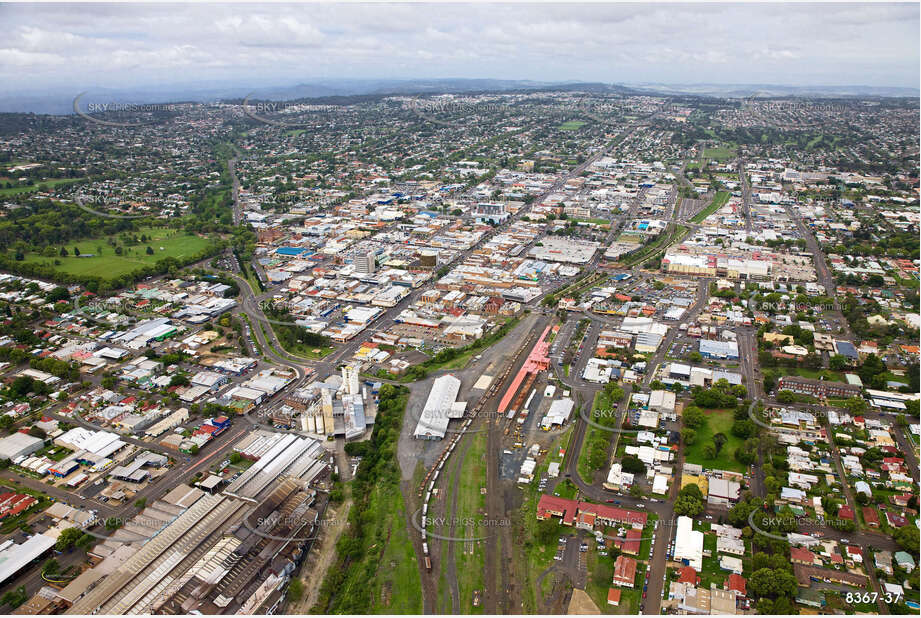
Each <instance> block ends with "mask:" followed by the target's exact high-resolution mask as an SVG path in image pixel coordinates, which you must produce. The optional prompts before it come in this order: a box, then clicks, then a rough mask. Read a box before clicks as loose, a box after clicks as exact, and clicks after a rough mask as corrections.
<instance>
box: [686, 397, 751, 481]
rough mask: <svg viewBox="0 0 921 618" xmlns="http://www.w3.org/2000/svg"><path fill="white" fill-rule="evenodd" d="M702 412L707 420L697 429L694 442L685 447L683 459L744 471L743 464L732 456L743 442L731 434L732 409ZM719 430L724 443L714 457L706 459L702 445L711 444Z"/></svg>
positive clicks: (703, 464) (733, 418)
mask: <svg viewBox="0 0 921 618" xmlns="http://www.w3.org/2000/svg"><path fill="white" fill-rule="evenodd" d="M703 412H704V416H705V417H706V419H707V422H706V423H705V424H704V425H703V426H702V427H699V428H698V429H697V439H696V440H695V441H694V444H692V445H691V446H688V447H686V449H685V461H687V462H688V463H693V464H700V465H701V466H703V467H704V468H710V469H714V470H734V471H736V472H744V471H745V466H743V465H742V464H740V463H739V462H738V461H736V458H735V456H734V454H735V451H736V449H737V448H739V447H740V446H742V445H743V444H744V440H742V439H741V438H737V437H736V436H734V435H732V431H731V430H732V423H733V422H734V421H735V416H734V411H733V410H704V411H703ZM720 432H722V433H723V434H725V436H726V438H727V440H726V443H725V444H724V445H723V448H721V449H720V452H719V453H717V455H716V458H715V459H707V458H706V457H704V446H705V445H707V444H711V443H712V442H713V435H714V434H717V433H720Z"/></svg>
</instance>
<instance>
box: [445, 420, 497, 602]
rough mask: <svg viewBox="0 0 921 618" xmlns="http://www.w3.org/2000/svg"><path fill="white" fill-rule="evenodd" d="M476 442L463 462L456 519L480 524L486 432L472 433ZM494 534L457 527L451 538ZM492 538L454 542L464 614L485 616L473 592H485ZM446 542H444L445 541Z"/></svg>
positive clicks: (470, 447)
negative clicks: (486, 552)
mask: <svg viewBox="0 0 921 618" xmlns="http://www.w3.org/2000/svg"><path fill="white" fill-rule="evenodd" d="M472 436H473V443H472V444H471V445H470V446H469V447H468V449H467V454H466V455H465V457H464V462H463V464H461V468H460V472H459V474H460V482H459V485H458V495H457V517H458V519H459V520H461V521H479V520H481V519H483V517H484V515H485V509H486V496H485V495H484V494H482V493H480V488H481V487H485V486H486V457H485V455H486V432H479V433H476V434H472ZM492 534H493V531H491V530H488V529H485V528H484V527H481V526H468V529H467V530H465V529H464V528H463V527H462V526H456V527H455V529H454V533H453V534H452V536H455V537H468V538H474V537H483V536H490V535H492ZM490 542H491V541H490V539H486V540H483V541H471V542H469V543H457V542H455V543H454V563H455V565H456V568H457V588H458V591H459V593H460V609H461V613H462V614H482V613H483V605H482V603H481V604H480V606H479V607H474V606H473V591H474V590H479V591H480V593H481V594H482V593H483V588H484V585H485V584H484V580H483V569H484V560H485V556H484V553H483V551H484V548H485V544H486V543H490ZM443 543H444V542H443Z"/></svg>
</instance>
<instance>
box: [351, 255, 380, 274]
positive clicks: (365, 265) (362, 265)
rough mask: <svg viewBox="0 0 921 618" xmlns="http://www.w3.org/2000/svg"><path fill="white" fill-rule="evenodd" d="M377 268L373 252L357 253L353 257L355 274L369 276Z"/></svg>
mask: <svg viewBox="0 0 921 618" xmlns="http://www.w3.org/2000/svg"><path fill="white" fill-rule="evenodd" d="M376 268H377V262H376V260H375V257H374V252H372V251H368V252H367V253H359V254H358V255H357V256H355V272H357V273H361V274H365V275H369V274H371V273H373V272H374V270H375V269H376Z"/></svg>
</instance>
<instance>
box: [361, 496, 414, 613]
mask: <svg viewBox="0 0 921 618" xmlns="http://www.w3.org/2000/svg"><path fill="white" fill-rule="evenodd" d="M368 516H369V520H370V521H373V522H374V523H373V524H372V525H371V528H372V530H373V533H372V534H371V535H370V536H369V539H371V540H375V539H378V540H380V541H382V542H383V543H384V546H383V547H381V545H380V542H376V543H373V544H372V545H371V547H370V548H369V552H368V555H367V556H366V557H365V559H366V560H368V563H367V566H369V567H370V566H372V565H373V567H374V570H373V571H372V572H373V575H372V577H371V579H370V581H365V582H362V585H366V586H367V587H368V590H369V591H370V593H371V613H373V614H419V613H422V580H421V579H420V577H419V566H418V565H417V563H416V552H415V551H414V550H413V545H412V541H411V540H410V538H409V531H408V530H407V527H406V518H405V514H404V508H403V496H402V495H401V494H400V492H399V491H391V490H389V489H386V490H385V489H383V488H381V487H378V488H377V489H375V491H374V493H373V494H372V496H371V509H369V512H368ZM378 558H379V559H378Z"/></svg>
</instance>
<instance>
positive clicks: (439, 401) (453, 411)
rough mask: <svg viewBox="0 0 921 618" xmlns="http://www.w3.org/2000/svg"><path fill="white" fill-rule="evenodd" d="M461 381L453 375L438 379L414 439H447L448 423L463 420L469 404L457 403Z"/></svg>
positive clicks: (433, 386)
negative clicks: (456, 419)
mask: <svg viewBox="0 0 921 618" xmlns="http://www.w3.org/2000/svg"><path fill="white" fill-rule="evenodd" d="M460 386H461V381H460V380H458V379H457V378H455V377H454V376H452V375H444V376H441V377H439V378H436V379H435V381H434V382H433V383H432V390H431V391H430V392H429V396H428V399H426V401H425V405H424V406H423V408H422V414H420V415H419V421H418V422H417V423H416V429H415V431H414V432H413V437H414V438H416V439H417V440H418V439H421V440H441V439H442V438H444V437H445V433H446V432H447V429H448V422H449V421H450V420H451V419H452V418H461V417H462V416H464V411H465V410H466V408H467V403H466V402H464V401H457V393H458V392H459V391H460Z"/></svg>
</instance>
